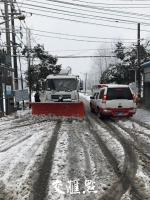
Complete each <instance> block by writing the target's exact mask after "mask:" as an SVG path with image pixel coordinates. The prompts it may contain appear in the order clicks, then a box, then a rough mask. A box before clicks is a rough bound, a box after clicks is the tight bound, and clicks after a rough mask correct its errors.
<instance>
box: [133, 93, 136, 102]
mask: <svg viewBox="0 0 150 200" xmlns="http://www.w3.org/2000/svg"><path fill="white" fill-rule="evenodd" d="M132 99H133V102H134V103H136V98H135V94H132Z"/></svg>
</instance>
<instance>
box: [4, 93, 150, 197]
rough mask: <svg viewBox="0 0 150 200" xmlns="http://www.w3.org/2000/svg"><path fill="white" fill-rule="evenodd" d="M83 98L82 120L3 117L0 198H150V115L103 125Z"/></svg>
mask: <svg viewBox="0 0 150 200" xmlns="http://www.w3.org/2000/svg"><path fill="white" fill-rule="evenodd" d="M82 98H83V100H84V103H85V107H86V116H85V118H83V119H81V118H76V117H71V118H65V117H62V118H61V117H52V116H32V115H31V111H30V110H25V111H18V112H17V113H16V114H14V115H12V116H8V117H3V118H0V124H1V126H0V199H4V200H9V199H12V200H44V199H46V200H56V199H60V200H78V199H80V200H84V199H89V200H93V199H95V200H97V199H101V200H102V199H108V200H111V199H112V200H114V198H113V195H114V197H115V198H116V199H115V200H117V199H121V200H138V199H141V198H142V199H143V200H146V199H148V200H150V164H149V163H150V150H149V149H150V148H149V147H150V112H149V111H145V110H143V109H138V111H137V113H136V115H135V116H134V117H133V119H126V118H124V119H119V120H117V121H116V122H112V121H109V120H106V122H104V121H101V120H99V119H98V118H97V116H96V115H95V114H92V113H90V111H89V109H88V105H89V96H85V95H82ZM134 120H135V121H134ZM139 120H140V121H141V124H140V122H139ZM145 124H146V125H145ZM130 148H131V149H130ZM131 151H132V152H131ZM131 159H133V161H131ZM134 159H135V160H134ZM127 179H128V181H127ZM124 180H125V183H126V185H124V182H123V181H124ZM114 187H115V188H114ZM117 187H118V194H117V192H116V188H117ZM112 191H113V192H112ZM111 195H112V197H111Z"/></svg>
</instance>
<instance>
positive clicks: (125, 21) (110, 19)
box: [22, 4, 150, 26]
mask: <svg viewBox="0 0 150 200" xmlns="http://www.w3.org/2000/svg"><path fill="white" fill-rule="evenodd" d="M26 5H28V6H29V5H30V6H34V7H40V8H44V9H50V10H51V13H56V14H62V15H67V16H73V17H81V18H85V19H87V17H86V16H88V19H95V20H99V19H101V20H103V21H108V22H119V23H128V24H137V21H131V20H123V19H117V18H109V17H102V16H97V15H88V14H82V13H77V12H70V11H64V10H63V11H62V10H59V9H54V8H48V7H42V6H37V5H32V4H26ZM23 8H25V9H26V8H27V9H32V10H38V11H42V12H49V11H46V10H41V9H36V8H34V9H33V8H30V7H25V6H23ZM52 10H56V11H58V12H54V11H52ZM22 12H23V11H22ZM60 12H65V13H60ZM66 13H73V14H77V15H72V14H66ZM78 15H81V16H78ZM91 16H92V17H91ZM98 18H99V19H98ZM140 23H141V24H142V25H144V26H149V25H150V23H145V22H140Z"/></svg>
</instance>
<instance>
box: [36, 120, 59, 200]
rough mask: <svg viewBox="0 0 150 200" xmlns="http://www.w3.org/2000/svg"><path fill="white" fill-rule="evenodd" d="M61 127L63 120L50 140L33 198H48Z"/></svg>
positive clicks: (38, 199)
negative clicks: (48, 186) (50, 176)
mask: <svg viewBox="0 0 150 200" xmlns="http://www.w3.org/2000/svg"><path fill="white" fill-rule="evenodd" d="M60 127H61V122H60V121H58V122H57V124H56V127H55V129H54V132H53V135H52V138H51V141H50V142H49V146H48V149H47V153H46V156H45V159H44V162H43V163H42V165H41V169H40V170H39V177H38V179H37V180H36V182H35V184H34V195H33V196H34V197H33V200H44V199H45V198H46V195H47V194H46V193H47V192H46V190H47V185H48V179H49V175H50V173H51V168H52V160H53V153H54V150H55V146H56V142H57V138H58V132H59V129H60Z"/></svg>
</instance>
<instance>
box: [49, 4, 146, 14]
mask: <svg viewBox="0 0 150 200" xmlns="http://www.w3.org/2000/svg"><path fill="white" fill-rule="evenodd" d="M47 1H52V2H55V3H60V4H68V5H72V6H79V7H86V8H90V9H96V10H99V8H98V7H94V6H87V5H83V4H74V3H70V2H64V1H59V0H47ZM101 9H103V10H105V11H111V12H118V13H121V14H122V13H125V14H128V15H129V14H131V15H137V16H147V15H144V14H138V13H131V12H125V11H118V10H112V9H105V8H102V7H101Z"/></svg>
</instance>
